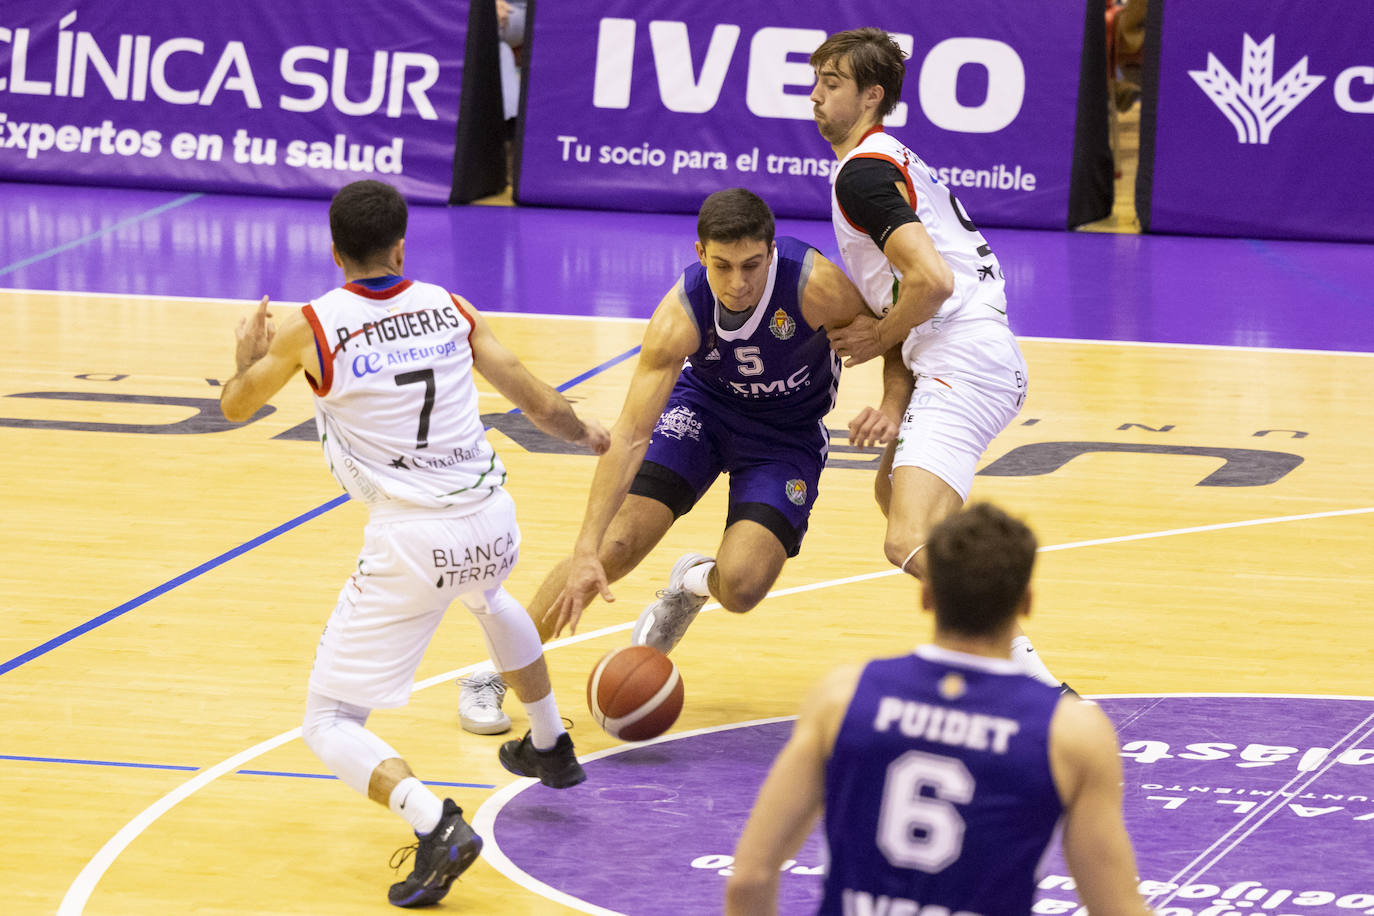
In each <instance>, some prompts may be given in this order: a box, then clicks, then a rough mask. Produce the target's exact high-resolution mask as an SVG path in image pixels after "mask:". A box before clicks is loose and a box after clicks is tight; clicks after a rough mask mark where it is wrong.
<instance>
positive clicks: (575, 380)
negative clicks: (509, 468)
mask: <svg viewBox="0 0 1374 916" xmlns="http://www.w3.org/2000/svg"><path fill="white" fill-rule="evenodd" d="M638 352H639V344H635V345H634V346H633V347H631V348H630V349H628V350H626V351H625V352H624V353H622V354H620V355H619V356H613V357H611V358H610V359H608V360H606V361H605V362H604V363H602V364H601V365H599V366H596V367H595V368H592V369H588V370H587V371H586V372H584V373H582V374H581V375H576V376H573V377H572V378H571V379H569V380H568V381H566V382H564V383H563V384H561V385H559V386H558V390H559V391H567V390H568V389H569V388H571V387H572V386H574V385H577V384H580V383H581V382H585V381H586V380H587V379H589V378H591V377H592V376H594V375H600V374H601V373H603V372H605V371H606V370H607V369H609V368H611V367H612V366H615V365H619V364H620V363H623V362H625V360H627V359H629V358H630V357H631V356H634V355H635V354H636V353H638ZM519 412H520V409H519V408H518V407H517V408H516V409H515V410H512V411H511V413H519Z"/></svg>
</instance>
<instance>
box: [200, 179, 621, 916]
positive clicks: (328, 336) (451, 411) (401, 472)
mask: <svg viewBox="0 0 1374 916" xmlns="http://www.w3.org/2000/svg"><path fill="white" fill-rule="evenodd" d="M406 220H407V209H406V204H405V200H404V199H402V197H401V195H400V194H399V193H397V191H396V190H395V189H394V188H393V187H391V186H390V185H387V184H384V183H382V182H378V181H359V182H354V183H352V184H349V185H347V186H345V187H344V188H342V189H341V190H340V191H339V192H338V193H337V194H336V195H335V196H334V200H333V202H332V203H331V204H330V207H329V226H330V232H331V235H332V237H333V243H334V244H333V253H334V263H335V264H337V265H338V266H339V267H340V268H342V269H343V274H344V281H345V282H344V285H343V286H342V287H339V288H337V289H334V290H331V291H329V292H327V293H325V294H324V295H322V296H320V297H319V298H318V299H316V300H314V301H313V302H311V303H310V304H308V305H306V306H305V307H304V308H302V309H299V310H293V311H291V312H290V313H288V314H287V315H286V317H285V318H284V319H283V321H282V323H281V328H280V330H275V331H274V328H273V324H272V322H271V320H270V315H269V313H268V311H267V306H268V300H267V297H266V296H264V297H263V299H262V302H261V303H260V304H259V305H258V307H257V309H256V310H255V311H254V312H253V314H252V315H251V316H249V317H246V318H244V319H243V320H242V321H241V322H240V323H239V327H238V332H237V352H236V361H237V371H236V372H235V373H234V377H233V378H231V379H230V380H229V381H227V382H226V383H225V384H224V388H223V390H222V393H221V396H220V404H221V407H222V409H223V411H224V415H225V417H226V418H228V419H229V420H231V421H234V422H241V421H244V420H247V419H248V418H249V417H250V416H252V415H253V413H254V412H255V411H256V410H258V408H260V407H262V406H263V405H264V404H266V403H267V402H268V400H269V399H271V397H272V396H273V395H275V394H276V393H277V392H278V391H279V390H281V388H282V387H283V386H284V385H286V383H287V382H289V381H290V380H291V379H292V378H293V377H295V375H296V373H297V372H298V371H300V370H302V369H304V371H305V378H306V382H308V383H309V385H310V388H311V390H312V391H313V392H314V394H315V422H316V425H317V427H318V430H319V434H320V444H321V446H322V447H323V449H324V455H325V460H326V462H327V463H328V465H329V468H330V470H331V471H332V472H333V474H334V476H335V477H336V478H337V479H338V481H339V483H340V484H341V485H342V486H343V488H344V489H345V490H347V491H348V493H349V495H350V496H351V497H353V498H354V499H356V500H358V501H359V502H361V503H364V504H365V505H366V506H367V508H368V523H367V527H366V528H365V529H364V535H363V548H362V552H361V553H360V554H359V556H358V561H357V567H356V571H355V572H354V574H353V575H352V576H350V577H349V579H348V582H347V583H346V584H345V585H344V587H343V590H342V591H341V592H340V593H339V600H338V605H337V606H336V607H335V609H334V612H333V614H332V615H331V616H330V618H329V622H328V624H327V625H326V627H325V630H324V634H323V635H322V636H321V638H320V644H319V648H318V649H317V650H316V654H315V664H314V668H313V670H312V671H311V673H310V689H309V695H308V698H307V700H306V711H305V722H304V724H303V726H302V729H301V730H302V736H303V738H304V740H305V743H306V745H307V746H309V748H310V749H311V750H312V751H314V752H315V754H316V755H317V756H318V757H319V758H320V759H321V760H322V761H323V762H324V763H325V765H326V766H327V767H328V768H329V770H330V771H331V772H333V773H335V774H336V775H338V777H339V778H340V779H341V780H343V781H344V782H345V783H346V784H348V785H349V786H351V787H352V788H353V789H355V790H357V791H358V792H360V793H362V794H364V795H367V796H368V797H369V798H371V799H372V800H373V801H376V802H379V803H381V804H383V805H387V806H389V807H390V808H391V810H392V811H394V812H396V813H397V814H398V815H400V816H401V817H402V818H404V819H405V820H406V821H407V822H409V823H410V825H411V827H412V828H413V829H414V831H415V834H416V837H417V838H418V842H417V844H416V846H415V847H414V849H415V853H414V855H415V867H414V870H413V871H412V872H411V873H410V875H409V876H407V877H406V879H405V880H404V881H399V882H397V883H395V884H393V885H392V886H391V889H390V891H389V893H388V899H389V900H390V902H391V903H393V904H395V905H396V906H403V907H412V906H425V905H428V904H432V903H436V902H438V901H439V900H440V899H442V898H443V896H444V895H445V894H446V893H448V889H449V885H450V884H452V883H453V880H454V879H455V878H457V877H458V875H459V874H461V873H462V872H463V871H464V870H465V869H466V868H467V867H468V866H469V865H471V864H472V862H473V861H474V860H475V859H476V858H477V855H478V853H479V852H480V851H481V848H482V839H481V837H479V836H477V835H476V834H475V833H474V832H473V831H472V829H471V828H470V827H469V826H468V825H467V823H466V822H464V820H463V813H462V809H461V808H459V807H458V806H457V805H456V804H454V802H453V801H452V799H442V800H441V799H440V798H439V797H438V796H436V795H435V794H434V793H433V792H431V791H430V790H429V788H428V787H426V786H425V785H424V784H423V783H421V782H420V781H419V780H418V779H417V778H416V777H415V775H414V773H412V772H411V769H410V767H409V766H408V765H407V764H406V762H405V760H403V759H402V758H401V755H400V754H399V753H397V752H396V751H395V750H393V749H392V748H391V747H390V746H389V745H387V743H386V742H384V741H383V740H382V739H381V738H379V737H377V736H376V735H375V734H373V733H372V732H371V731H369V730H368V729H367V728H366V727H365V723H366V722H367V717H368V714H369V713H370V712H371V711H372V710H373V709H376V708H378V707H395V706H403V705H405V703H406V702H407V701H408V700H409V698H410V691H411V686H412V682H413V681H414V678H415V672H416V670H417V669H418V667H419V665H420V659H421V657H422V656H423V655H424V652H425V648H426V646H428V645H429V641H430V639H431V637H432V636H433V635H434V632H435V630H436V628H437V627H438V625H439V621H440V620H441V619H442V618H443V616H444V612H445V610H446V609H447V607H448V605H449V603H450V602H452V601H453V599H454V598H457V599H458V600H460V601H461V602H462V603H463V604H464V605H466V606H467V608H468V610H470V611H472V613H473V614H474V615H475V616H476V618H477V620H478V622H479V623H480V624H481V627H482V632H483V635H484V636H485V639H486V644H487V649H488V650H489V652H490V653H491V658H492V659H494V660H495V663H496V666H497V670H499V671H501V672H502V673H503V675H504V678H505V681H506V682H507V683H509V684H510V685H511V686H512V687H514V689H515V692H516V695H517V696H519V697H520V699H521V701H522V702H523V703H524V704H525V711H526V713H527V714H528V715H529V720H530V731H529V732H528V733H527V734H526V735H525V736H524V737H523V738H522V739H520V740H518V741H508V742H506V744H504V745H503V746H502V747H501V750H500V755H499V756H500V760H501V763H502V765H503V766H505V768H506V769H508V770H510V771H511V772H513V773H516V774H518V775H521V776H537V777H538V778H539V779H540V781H541V782H543V783H544V784H545V785H548V786H552V787H554V788H566V787H568V786H572V785H576V784H577V783H580V782H582V781H583V780H584V779H585V778H586V775H585V773H583V771H582V768H581V766H580V765H579V764H578V762H577V757H576V755H575V753H574V750H573V745H572V740H571V738H569V736H568V734H567V732H566V731H565V730H564V728H563V723H562V719H561V718H560V716H559V713H558V706H557V703H556V702H555V701H554V696H553V692H552V689H551V687H550V684H549V675H548V669H547V667H546V666H545V663H544V656H543V648H542V645H541V643H540V639H539V633H538V631H537V630H536V629H535V626H534V623H533V621H531V620H530V617H529V615H527V614H526V613H525V610H524V608H523V607H521V606H520V604H519V603H517V602H516V601H515V599H514V598H512V597H511V596H510V595H509V594H508V593H507V592H506V590H505V588H504V587H503V585H502V583H503V582H504V581H505V579H506V577H507V576H508V575H509V573H510V571H511V567H512V566H513V565H514V563H515V559H516V556H517V554H518V552H519V548H520V529H519V528H518V527H517V526H516V521H515V506H514V503H513V502H512V500H511V498H510V496H509V494H507V493H506V491H505V490H504V489H503V488H502V484H503V483H504V481H505V478H506V472H505V468H504V467H503V466H502V464H501V461H500V459H499V458H497V456H496V453H495V452H494V451H493V450H492V447H491V445H490V443H488V442H487V439H486V435H485V433H484V431H483V428H482V420H481V416H480V413H479V410H478V406H477V389H476V386H475V385H474V383H473V377H472V370H473V369H476V370H477V371H478V372H481V373H482V375H483V376H484V377H485V378H486V379H487V381H489V382H491V384H492V385H493V386H494V387H495V388H496V389H497V390H498V391H499V392H501V394H503V395H505V396H506V397H507V398H509V399H510V400H511V402H513V403H514V404H515V405H516V406H517V407H519V408H520V409H521V410H523V411H524V412H525V414H526V415H527V416H528V417H529V418H530V420H531V421H533V423H534V424H535V425H536V426H538V427H539V428H540V429H542V430H544V431H545V432H547V433H549V434H551V435H556V436H559V437H560V438H563V439H566V440H567V441H569V442H574V443H578V444H580V445H584V446H586V447H588V448H589V449H591V450H592V451H593V452H595V453H597V454H600V453H602V452H604V451H605V450H606V447H607V445H608V444H609V441H610V438H609V434H608V433H607V432H606V430H605V429H604V428H603V427H602V426H601V425H600V424H598V423H596V422H595V421H584V420H581V419H579V418H578V416H577V414H576V413H575V412H574V411H573V409H572V407H571V406H570V405H569V404H568V402H567V401H566V400H565V399H564V398H563V396H562V395H561V394H559V393H558V392H557V391H555V390H554V389H553V388H552V387H550V386H549V385H547V384H545V383H544V382H542V381H540V380H538V379H536V378H535V377H534V376H533V375H531V374H530V372H529V370H528V369H526V368H525V366H524V365H523V364H522V363H521V362H520V360H519V359H517V358H516V357H515V355H514V354H512V353H511V352H510V351H509V350H507V349H506V348H505V347H504V346H502V344H501V343H500V341H498V340H497V339H496V336H495V335H494V334H493V333H492V331H491V329H490V328H489V327H488V326H487V324H486V322H485V321H484V320H483V319H482V316H481V314H480V313H479V312H478V311H477V310H476V309H475V308H473V307H472V304H471V303H470V302H468V301H467V300H466V299H463V298H462V297H461V296H456V295H454V294H452V293H449V292H447V291H445V290H444V289H442V288H440V287H438V286H434V285H432V284H429V283H421V282H417V281H414V280H409V279H406V278H404V277H403V276H402V269H403V265H404V261H405V232H406ZM401 861H402V862H403V863H404V861H405V858H404V857H403V858H402V860H401Z"/></svg>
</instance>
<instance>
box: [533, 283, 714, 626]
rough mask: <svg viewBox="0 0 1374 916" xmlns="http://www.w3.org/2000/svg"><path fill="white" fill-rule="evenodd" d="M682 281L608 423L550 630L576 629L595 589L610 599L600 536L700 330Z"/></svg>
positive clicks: (652, 326) (657, 312)
mask: <svg viewBox="0 0 1374 916" xmlns="http://www.w3.org/2000/svg"><path fill="white" fill-rule="evenodd" d="M680 288H681V283H680V282H679V283H678V285H676V286H674V287H673V289H672V290H670V291H669V293H668V295H666V296H664V297H663V300H662V301H661V302H660V303H659V305H658V308H656V309H654V314H653V317H652V318H650V319H649V326H648V328H647V329H646V330H645V332H644V341H643V343H642V345H641V347H640V351H639V361H638V362H637V363H636V364H635V371H634V376H633V377H632V378H631V379H630V388H629V391H628V392H626V394H625V403H624V405H623V406H622V407H621V409H620V416H619V417H618V418H617V419H616V421H615V425H614V426H612V427H611V434H610V445H609V447H608V448H607V449H606V450H605V452H604V454H602V456H601V458H600V459H598V460H597V462H596V470H595V471H594V472H593V473H592V483H591V488H590V489H589V491H588V493H587V507H586V509H585V511H584V512H583V514H582V527H581V529H580V530H579V531H578V535H577V540H576V542H574V544H573V556H572V563H571V565H570V567H569V569H568V578H567V582H566V584H565V585H564V587H563V590H562V591H561V592H559V594H558V597H557V598H556V599H554V602H553V604H552V606H550V608H549V610H548V612H547V614H546V615H545V618H544V619H545V620H550V619H552V620H553V621H554V624H553V625H554V630H553V634H554V635H555V636H557V635H558V634H560V633H562V632H563V628H564V627H570V628H571V629H572V631H573V632H576V631H577V622H578V620H580V619H581V617H582V610H583V608H585V607H586V606H587V602H589V601H590V600H591V599H592V598H593V597H595V596H596V595H597V594H598V593H599V594H600V595H601V597H602V599H604V600H606V601H614V600H615V596H614V595H612V594H611V592H610V588H609V586H608V585H607V582H606V573H605V569H604V568H603V567H602V565H601V558H600V552H601V540H602V538H604V537H605V535H606V529H607V528H609V527H610V524H611V519H613V518H614V517H615V514H616V512H617V511H619V509H620V506H621V504H622V503H623V502H624V501H625V495H626V494H627V493H629V492H630V483H631V481H633V480H634V475H635V472H636V471H638V470H639V464H640V461H642V460H643V458H644V452H645V450H646V449H647V448H648V447H649V438H650V436H652V435H653V431H654V425H655V424H656V423H657V422H658V418H659V416H660V415H661V414H662V413H663V408H664V406H665V405H666V404H667V403H668V396H669V395H670V394H671V393H672V390H673V384H674V383H675V382H676V381H677V378H678V375H679V374H680V373H681V372H682V362H683V360H685V359H686V358H687V357H688V356H689V355H691V353H692V352H693V351H694V350H696V348H697V346H698V345H699V343H700V340H701V338H700V334H699V332H698V331H697V327H696V324H695V323H694V322H693V321H692V319H691V316H690V315H688V313H687V311H686V309H685V307H684V305H683V302H682V299H681V291H680Z"/></svg>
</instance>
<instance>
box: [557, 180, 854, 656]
mask: <svg viewBox="0 0 1374 916" xmlns="http://www.w3.org/2000/svg"><path fill="white" fill-rule="evenodd" d="M696 254H697V260H698V263H696V264H693V265H691V266H690V267H688V268H687V269H686V270H685V271H684V272H683V274H682V276H681V278H680V279H679V280H678V282H677V283H676V284H674V286H673V288H672V289H671V290H670V291H669V292H668V294H667V295H666V296H664V298H663V301H662V302H660V303H659V305H658V307H657V308H656V309H655V310H654V314H653V317H652V318H651V319H650V320H649V327H648V329H647V330H646V331H645V334H644V345H643V349H642V350H641V352H640V355H639V364H638V366H637V367H636V368H635V374H634V378H633V380H632V381H631V383H630V389H629V392H628V393H627V395H626V397H625V404H624V407H623V408H622V409H621V412H620V417H619V419H617V420H616V423H615V426H614V427H613V428H612V430H611V447H610V449H609V450H608V451H607V452H606V454H605V455H603V456H602V458H601V460H599V461H598V462H597V467H596V473H595V475H594V476H593V478H592V486H591V493H590V494H589V495H588V498H587V508H586V512H585V514H584V516H583V520H582V528H581V531H580V532H579V534H578V538H577V542H576V544H575V545H574V550H573V556H572V558H570V559H569V560H568V561H566V562H565V563H564V564H563V565H562V566H560V567H559V568H558V569H557V570H555V572H554V573H553V574H552V575H550V576H549V578H548V579H546V580H545V582H544V584H543V586H541V588H540V590H539V594H538V595H536V596H535V599H534V601H532V602H531V604H530V610H531V612H532V613H537V612H538V611H539V610H541V609H544V608H547V609H549V610H548V614H547V615H545V616H543V617H542V621H543V622H542V624H541V631H542V632H544V633H545V635H548V634H549V633H550V632H553V633H556V632H558V631H559V630H561V629H562V628H563V627H564V626H575V625H576V624H577V621H578V619H579V618H580V617H581V614H582V609H583V607H584V606H585V605H586V603H587V602H588V601H589V600H591V599H592V598H593V597H595V596H596V595H597V594H598V593H599V594H600V595H601V596H602V597H603V598H605V599H607V600H611V599H612V596H611V593H610V590H609V588H608V584H609V583H610V582H614V581H615V580H616V579H618V578H620V577H621V576H624V575H625V574H626V573H628V572H629V571H630V570H632V569H634V567H635V566H636V565H637V564H638V563H639V562H640V561H641V560H642V559H644V557H645V556H646V555H647V554H648V553H649V551H650V550H651V549H652V548H653V547H654V545H656V544H657V543H658V542H659V540H660V539H661V538H662V537H663V536H664V535H665V534H666V533H667V532H668V529H669V528H670V527H671V526H672V525H673V523H674V521H676V519H678V518H679V517H681V516H682V515H683V514H684V513H686V512H688V511H689V510H690V509H691V508H692V506H693V505H694V504H695V503H696V501H697V500H698V499H699V498H700V497H701V495H702V494H703V493H705V492H706V490H707V488H708V487H709V486H710V485H711V484H712V483H713V482H714V481H715V479H716V478H717V477H718V476H720V475H721V474H722V473H725V474H728V475H729V477H730V497H729V499H730V508H729V511H728V514H727V516H726V519H725V533H724V535H723V537H722V539H721V542H720V545H719V548H718V549H717V552H716V555H715V557H714V558H711V557H706V556H703V555H700V554H688V555H687V556H685V557H683V558H682V559H680V560H679V561H678V563H677V565H675V566H674V568H673V571H672V574H671V575H670V577H669V580H668V588H666V589H663V590H662V591H660V593H659V600H658V601H656V602H654V603H653V604H651V605H649V606H648V607H647V608H646V609H645V610H644V612H643V613H642V614H641V615H640V618H639V621H638V624H637V626H636V627H635V631H634V635H633V638H634V641H635V642H637V643H642V644H647V645H651V646H654V647H655V648H658V649H660V650H662V651H664V652H667V651H670V650H671V649H672V648H673V646H674V645H675V644H676V643H677V641H678V639H679V638H681V636H682V634H683V631H684V630H685V629H686V627H687V625H688V624H689V623H690V622H691V620H692V618H693V617H694V615H695V614H696V613H697V611H699V610H700V609H701V607H702V605H704V604H705V602H706V600H707V597H708V596H715V597H716V599H717V600H719V601H720V603H721V604H722V605H723V606H724V607H726V608H728V609H729V610H731V611H735V612H737V613H743V612H745V611H748V610H750V609H752V608H754V607H755V606H756V605H758V603H759V602H760V601H762V600H763V597H764V595H766V594H767V592H768V590H769V589H770V588H771V587H772V585H773V583H774V582H775V581H776V580H777V577H778V574H779V573H780V572H781V570H782V566H783V563H784V562H785V561H786V559H787V558H788V557H791V556H795V555H796V554H797V552H798V551H799V550H800V549H801V542H802V538H803V536H804V535H805V533H806V527H807V521H808V518H809V517H810V513H811V508H812V506H813V505H814V503H815V500H816V494H817V486H818V484H819V480H820V474H821V469H822V468H823V467H824V465H825V456H826V451H827V449H828V447H829V437H828V435H827V431H826V427H825V423H824V418H825V415H826V413H827V412H828V411H829V410H830V408H831V407H833V406H834V403H835V401H834V399H835V392H836V386H837V385H838V384H839V372H840V365H839V360H838V359H837V358H836V357H835V355H834V353H832V352H831V349H830V344H829V342H828V341H827V339H826V336H825V330H826V329H828V328H834V327H838V326H840V325H843V324H846V323H848V322H849V321H852V320H853V319H854V317H855V316H856V315H858V314H859V313H860V312H861V311H862V309H863V302H862V300H861V299H860V298H859V293H858V291H857V290H856V289H855V288H854V285H853V284H852V283H850V282H849V279H848V278H847V277H846V276H845V275H844V272H843V271H841V270H840V269H839V268H838V267H836V266H835V265H834V264H832V263H830V262H829V261H828V260H826V259H825V258H824V257H822V256H821V255H820V253H819V252H817V251H816V250H815V249H814V248H812V247H811V246H809V245H807V244H805V243H803V242H800V241H797V240H796V239H791V238H785V237H783V238H777V239H776V240H775V239H774V221H773V213H772V211H771V210H770V209H769V208H768V205H767V204H766V203H764V202H763V201H762V200H760V199H759V198H758V197H757V196H756V195H754V194H752V193H750V192H749V191H747V190H745V189H743V188H730V189H727V190H724V191H717V192H716V193H714V194H712V195H710V196H709V197H708V198H707V199H706V200H705V202H704V203H703V204H702V206H701V210H700V212H699V213H698V217H697V243H696Z"/></svg>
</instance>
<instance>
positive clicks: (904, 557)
mask: <svg viewBox="0 0 1374 916" xmlns="http://www.w3.org/2000/svg"><path fill="white" fill-rule="evenodd" d="M924 543H925V539H924V538H921V537H913V536H911V535H905V534H897V533H893V532H889V533H888V536H887V539H886V540H884V541H883V554H884V555H885V556H886V557H887V562H889V563H891V564H892V565H893V566H895V567H897V568H898V569H903V570H904V571H905V572H912V571H913V566H912V564H913V562H914V560H915V557H914V554H915V553H916V552H917V551H918V549H919V548H920V547H921V545H922V544H924Z"/></svg>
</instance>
